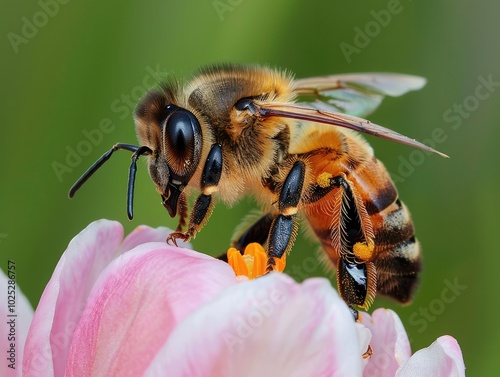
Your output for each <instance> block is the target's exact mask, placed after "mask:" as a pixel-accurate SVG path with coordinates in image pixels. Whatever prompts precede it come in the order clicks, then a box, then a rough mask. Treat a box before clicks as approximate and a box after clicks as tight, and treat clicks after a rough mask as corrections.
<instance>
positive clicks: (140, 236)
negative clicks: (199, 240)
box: [118, 225, 191, 254]
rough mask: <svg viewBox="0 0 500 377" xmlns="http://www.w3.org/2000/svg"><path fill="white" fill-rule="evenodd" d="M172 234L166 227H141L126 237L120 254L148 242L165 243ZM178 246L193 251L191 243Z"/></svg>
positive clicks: (181, 243) (182, 243)
mask: <svg viewBox="0 0 500 377" xmlns="http://www.w3.org/2000/svg"><path fill="white" fill-rule="evenodd" d="M171 232H172V230H170V229H168V228H165V227H158V228H150V227H149V226H146V225H140V226H138V227H137V228H135V229H134V230H133V231H132V233H130V234H129V235H128V236H127V237H125V239H124V240H123V242H122V245H121V247H120V252H119V253H118V254H121V253H123V252H126V251H128V250H132V249H133V248H134V247H136V246H139V245H141V244H143V243H146V242H165V240H166V238H167V236H168V235H169V234H170V233H171ZM177 244H178V245H179V247H184V248H188V249H191V244H190V243H189V242H182V241H178V242H177Z"/></svg>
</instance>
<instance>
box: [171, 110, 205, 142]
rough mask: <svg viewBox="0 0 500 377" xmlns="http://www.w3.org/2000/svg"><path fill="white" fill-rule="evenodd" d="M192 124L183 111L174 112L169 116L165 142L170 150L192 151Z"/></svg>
mask: <svg viewBox="0 0 500 377" xmlns="http://www.w3.org/2000/svg"><path fill="white" fill-rule="evenodd" d="M194 122H197V121H196V120H194ZM194 122H193V119H191V117H190V116H189V114H187V113H186V112H185V111H176V112H174V113H173V114H172V115H171V116H170V118H169V119H168V121H167V127H166V129H165V141H166V143H167V144H168V145H169V146H170V148H169V149H170V150H176V151H177V152H183V151H187V150H192V149H193V144H194V133H195V131H196V130H195V128H196V126H195V124H193V123H194Z"/></svg>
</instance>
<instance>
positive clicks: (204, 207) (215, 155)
mask: <svg viewBox="0 0 500 377" xmlns="http://www.w3.org/2000/svg"><path fill="white" fill-rule="evenodd" d="M221 174H222V147H221V146H220V144H213V145H212V148H211V149H210V152H209V153H208V156H207V160H206V162H205V165H204V166H203V172H202V174H201V182H200V189H201V194H200V195H199V196H198V198H197V199H196V201H195V203H194V206H193V210H192V212H191V217H190V219H189V226H188V229H187V231H186V232H180V231H177V232H173V233H171V234H170V235H169V236H168V238H167V242H168V243H173V244H174V245H176V246H177V242H176V241H177V239H181V240H182V241H184V242H187V241H189V240H190V239H191V237H195V236H196V233H197V232H198V231H200V230H201V229H202V228H203V227H204V226H205V224H206V223H207V222H208V220H209V218H210V216H211V215H212V211H213V209H214V206H215V198H214V196H213V194H214V193H215V192H217V191H218V190H219V189H218V187H217V186H218V184H219V180H220V177H221Z"/></svg>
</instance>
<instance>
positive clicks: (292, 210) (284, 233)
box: [266, 160, 306, 272]
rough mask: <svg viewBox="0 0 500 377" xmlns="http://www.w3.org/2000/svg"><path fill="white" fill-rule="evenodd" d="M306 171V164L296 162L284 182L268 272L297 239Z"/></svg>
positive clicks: (271, 233) (273, 226) (271, 234)
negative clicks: (298, 209)
mask: <svg viewBox="0 0 500 377" xmlns="http://www.w3.org/2000/svg"><path fill="white" fill-rule="evenodd" d="M305 171H306V165H305V163H304V162H302V161H300V160H299V161H296V162H295V163H294V164H293V166H292V168H291V169H290V171H289V172H288V175H287V177H286V179H285V181H284V182H283V186H282V188H281V191H280V195H279V199H278V214H277V215H276V217H275V218H274V220H273V222H272V224H271V227H270V230H269V237H268V241H267V245H268V250H267V256H268V259H267V266H266V272H271V271H274V269H275V265H276V261H275V258H281V257H282V256H283V255H285V254H287V253H288V252H289V251H290V249H291V248H292V246H293V244H294V242H295V239H296V238H297V233H298V229H299V224H298V220H297V206H298V205H299V202H300V199H301V197H302V190H303V187H304V178H305Z"/></svg>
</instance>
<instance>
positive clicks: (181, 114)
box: [69, 65, 446, 317]
mask: <svg viewBox="0 0 500 377" xmlns="http://www.w3.org/2000/svg"><path fill="white" fill-rule="evenodd" d="M424 84H425V80H424V79H423V78H421V77H417V76H410V75H401V74H390V73H366V74H345V75H333V76H324V77H313V78H306V79H293V77H292V75H290V74H289V73H287V72H283V71H279V70H274V69H271V68H267V67H261V66H237V65H218V66H212V67H208V68H205V69H203V70H201V71H199V72H198V74H196V75H195V76H194V78H193V79H192V80H191V81H189V82H188V83H187V84H186V85H181V84H180V83H178V82H176V81H169V82H167V83H164V84H161V85H160V87H159V89H153V90H151V91H149V92H148V93H147V94H146V95H145V96H144V98H143V99H142V100H141V101H140V102H139V104H138V106H137V108H136V110H135V114H134V119H135V124H136V131H137V135H138V139H139V144H140V146H135V145H130V144H121V143H119V144H115V145H114V146H113V147H112V148H111V149H110V150H109V151H108V152H106V153H105V154H104V155H103V156H102V157H101V158H100V159H99V160H97V161H96V162H95V163H94V164H93V165H92V166H91V167H90V168H89V169H88V170H87V171H86V172H85V173H84V174H83V176H82V177H81V178H80V179H79V180H78V181H77V182H76V183H75V184H74V185H73V187H72V188H71V190H70V192H69V196H70V197H73V195H74V194H75V192H76V191H77V190H78V189H79V188H80V187H81V185H82V184H83V183H84V182H85V181H87V179H88V178H89V177H90V176H92V174H94V173H95V172H96V170H97V169H99V168H100V167H101V166H102V165H103V164H104V162H106V161H107V160H108V159H109V158H110V157H111V155H112V154H113V152H115V151H116V150H119V149H123V150H127V151H130V152H132V163H131V165H130V169H129V181H128V195H127V213H128V217H129V218H130V219H132V217H133V194H134V181H135V175H136V169H137V167H136V165H137V160H138V159H139V157H140V156H147V160H148V167H149V174H150V176H151V179H152V180H153V182H154V184H155V186H156V191H157V192H158V194H159V195H160V196H161V200H162V203H163V206H164V207H165V208H166V210H167V211H168V213H169V215H170V216H171V217H175V216H177V215H178V216H179V225H178V227H177V230H176V231H175V232H173V233H172V234H170V236H169V237H168V238H167V241H168V242H173V243H176V240H177V239H181V240H183V241H188V240H189V239H191V238H192V237H195V236H196V234H197V233H198V232H199V231H200V230H201V229H202V228H203V227H204V225H205V224H206V223H207V221H208V220H209V218H210V216H211V214H212V211H213V209H214V206H215V202H216V200H217V198H220V200H221V201H223V202H225V203H226V204H229V205H230V204H233V203H234V202H235V201H237V200H238V199H240V198H241V197H243V196H244V195H247V194H250V195H253V196H254V197H255V198H256V200H257V201H258V203H260V204H261V206H262V210H263V213H264V214H263V215H262V217H260V218H259V219H258V221H256V222H255V223H254V224H253V225H251V226H249V227H248V228H247V229H246V230H245V231H244V232H242V233H241V234H240V235H239V236H238V237H237V238H236V239H234V240H233V244H234V245H235V246H236V247H237V248H238V249H239V250H241V251H242V250H243V249H244V248H245V247H246V245H248V244H249V243H251V242H258V243H260V244H262V245H263V246H265V249H266V253H267V266H266V271H267V272H270V271H273V270H274V269H275V264H276V261H275V260H276V258H281V257H282V256H283V255H287V254H288V253H289V251H290V249H291V248H292V245H293V244H294V241H295V238H296V235H297V232H298V227H299V217H300V218H302V219H304V220H305V222H306V223H308V224H309V227H310V228H311V229H312V232H313V234H314V235H315V236H316V237H317V239H318V240H319V242H320V243H321V245H322V247H323V249H324V250H325V252H326V255H327V257H328V260H329V261H330V262H331V265H332V266H333V267H334V268H335V269H336V271H337V285H338V291H339V293H340V295H341V297H342V298H343V299H344V301H345V302H346V303H347V304H348V305H349V307H350V308H351V310H352V311H353V313H354V315H355V317H356V315H357V314H356V313H357V311H356V310H355V309H354V306H358V307H361V308H368V306H369V305H370V304H371V303H372V301H373V299H374V297H375V295H376V293H377V292H378V293H380V294H383V295H386V296H389V297H392V298H394V299H396V300H397V301H399V302H402V303H406V302H408V301H410V299H411V298H412V294H413V291H414V288H415V286H416V283H417V279H418V274H419V272H420V270H421V256H420V248H419V244H418V242H417V241H416V239H415V236H414V233H415V232H414V227H413V223H412V220H411V218H410V214H409V212H408V209H407V208H406V206H405V205H404V204H403V203H402V202H401V201H400V200H399V198H398V192H397V190H396V187H395V186H394V183H393V182H392V180H391V178H390V177H389V174H388V172H387V170H386V169H385V168H384V166H383V164H382V163H381V162H380V161H379V160H377V159H376V158H375V156H374V154H373V150H372V148H371V147H370V146H369V144H368V143H367V142H366V141H365V140H364V139H363V138H362V137H361V136H360V135H359V134H358V133H357V132H362V133H367V134H370V135H375V136H378V137H382V138H385V139H389V140H393V141H397V142H399V143H403V144H408V145H410V146H414V147H417V148H421V149H424V150H427V151H432V152H435V153H437V154H440V155H442V156H446V155H443V154H442V153H440V152H438V151H436V150H434V149H432V148H430V147H428V146H426V145H424V144H422V143H420V142H418V141H415V140H413V139H410V138H408V137H406V136H403V135H400V134H398V133H396V132H394V131H391V130H389V129H386V128H383V127H381V126H379V125H376V124H374V123H371V122H370V121H367V120H365V119H362V118H359V117H361V116H366V115H368V114H369V113H370V112H372V111H373V110H374V109H375V108H376V107H378V105H379V104H380V102H381V101H382V99H383V97H384V96H385V95H389V96H399V95H402V94H404V93H406V92H408V91H411V90H417V89H420V88H421V87H422V86H423V85H424ZM356 131H357V132H356ZM193 190H194V191H195V192H197V193H198V194H197V197H196V200H195V201H194V204H193V206H192V209H191V211H190V215H188V213H189V208H188V201H187V195H188V194H189V193H190V192H191V191H193Z"/></svg>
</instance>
